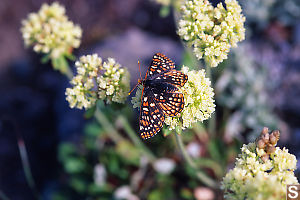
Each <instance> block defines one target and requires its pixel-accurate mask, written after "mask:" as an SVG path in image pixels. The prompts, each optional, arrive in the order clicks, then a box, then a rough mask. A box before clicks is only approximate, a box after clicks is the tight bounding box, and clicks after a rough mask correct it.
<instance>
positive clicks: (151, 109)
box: [138, 53, 188, 139]
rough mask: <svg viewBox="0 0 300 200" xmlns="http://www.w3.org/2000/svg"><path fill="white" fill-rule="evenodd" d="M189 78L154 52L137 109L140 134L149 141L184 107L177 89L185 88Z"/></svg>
mask: <svg viewBox="0 0 300 200" xmlns="http://www.w3.org/2000/svg"><path fill="white" fill-rule="evenodd" d="M187 80H188V76H187V75H186V74H184V73H182V72H180V71H177V70H175V64H174V63H173V62H172V61H171V60H170V59H169V58H168V57H166V56H165V55H163V54H161V53H156V54H154V56H153V59H152V62H151V65H150V66H149V68H148V71H147V73H146V75H145V78H144V79H140V80H139V81H138V84H142V86H143V90H142V96H141V107H140V118H139V125H140V127H139V128H140V135H141V137H142V139H149V138H151V137H153V136H154V135H156V134H157V133H158V132H159V131H160V130H161V128H162V127H163V124H164V121H165V117H166V116H170V117H175V116H176V115H177V114H178V113H180V112H181V111H182V110H183V108H184V96H183V94H182V93H181V92H180V91H179V89H178V87H182V86H184V84H185V83H186V82H187Z"/></svg>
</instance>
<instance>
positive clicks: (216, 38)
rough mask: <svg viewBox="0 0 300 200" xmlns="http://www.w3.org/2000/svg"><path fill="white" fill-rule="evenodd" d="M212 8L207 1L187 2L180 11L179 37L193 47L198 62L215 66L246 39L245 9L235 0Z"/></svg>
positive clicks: (194, 0)
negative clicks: (243, 12) (243, 13)
mask: <svg viewBox="0 0 300 200" xmlns="http://www.w3.org/2000/svg"><path fill="white" fill-rule="evenodd" d="M225 4H226V9H225V8H224V7H223V5H222V3H219V4H218V5H217V7H215V8H214V7H213V6H212V5H211V4H210V2H209V1H208V0H186V2H185V4H184V5H183V6H182V8H181V12H182V17H181V19H180V21H179V23H178V24H179V28H178V34H179V36H180V37H181V38H182V39H183V40H184V41H186V42H187V43H188V45H190V46H192V47H193V48H194V53H195V55H196V56H197V58H198V59H201V58H204V60H205V62H206V64H208V65H209V66H211V67H216V66H217V65H218V64H219V63H220V62H222V61H223V60H224V59H227V55H228V53H229V51H230V48H231V47H236V46H237V42H239V41H242V40H244V39H245V28H244V22H245V17H244V16H243V15H242V13H241V12H242V9H241V7H240V5H239V4H238V2H237V1H236V0H225Z"/></svg>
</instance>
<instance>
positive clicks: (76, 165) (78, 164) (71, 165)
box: [65, 157, 86, 174]
mask: <svg viewBox="0 0 300 200" xmlns="http://www.w3.org/2000/svg"><path fill="white" fill-rule="evenodd" d="M85 166H86V165H85V162H84V161H83V160H81V159H80V158H75V157H73V158H69V159H68V160H67V161H66V163H65V170H66V171H67V172H68V173H70V174H73V173H79V172H82V171H84V169H85Z"/></svg>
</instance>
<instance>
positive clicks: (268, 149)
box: [266, 145, 276, 154]
mask: <svg viewBox="0 0 300 200" xmlns="http://www.w3.org/2000/svg"><path fill="white" fill-rule="evenodd" d="M275 150H276V148H275V147H274V146H272V145H269V146H267V147H266V152H267V153H268V154H272V153H274V152H275Z"/></svg>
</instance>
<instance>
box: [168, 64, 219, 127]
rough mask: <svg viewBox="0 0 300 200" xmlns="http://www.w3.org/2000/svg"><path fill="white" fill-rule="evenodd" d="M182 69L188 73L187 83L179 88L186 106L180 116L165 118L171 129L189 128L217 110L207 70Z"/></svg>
mask: <svg viewBox="0 0 300 200" xmlns="http://www.w3.org/2000/svg"><path fill="white" fill-rule="evenodd" d="M181 71H182V72H183V73H185V74H187V75H188V81H187V82H186V84H185V85H184V86H183V87H181V88H179V90H180V91H181V92H182V93H183V94H184V101H185V106H184V109H183V111H182V112H181V113H180V115H179V116H176V117H167V118H166V119H165V123H166V124H167V125H169V129H175V127H176V126H180V127H181V128H182V129H185V128H188V127H190V126H191V125H192V124H193V123H195V122H197V121H200V122H202V121H204V120H206V119H208V118H209V117H210V116H211V114H212V113H213V112H214V111H215V104H214V92H213V88H212V87H211V82H210V80H209V79H208V78H205V71H204V70H199V71H188V68H187V67H184V66H183V67H182V70H181Z"/></svg>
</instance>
